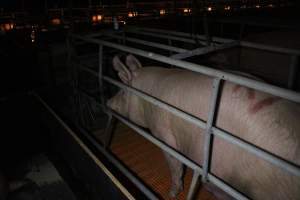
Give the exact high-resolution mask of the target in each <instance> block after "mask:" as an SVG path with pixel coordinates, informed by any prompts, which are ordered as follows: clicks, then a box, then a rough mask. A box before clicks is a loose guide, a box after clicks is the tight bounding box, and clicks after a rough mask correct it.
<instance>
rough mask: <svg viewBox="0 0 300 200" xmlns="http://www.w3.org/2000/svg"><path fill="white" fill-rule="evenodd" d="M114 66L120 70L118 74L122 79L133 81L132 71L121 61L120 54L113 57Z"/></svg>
mask: <svg viewBox="0 0 300 200" xmlns="http://www.w3.org/2000/svg"><path fill="white" fill-rule="evenodd" d="M113 67H114V69H115V70H116V71H117V72H118V75H119V77H120V79H121V80H122V81H123V82H124V83H126V84H128V83H129V82H130V81H131V78H132V76H131V72H130V71H129V69H127V67H126V66H125V65H124V64H123V63H122V62H121V60H120V58H119V57H118V56H115V57H114V58H113Z"/></svg>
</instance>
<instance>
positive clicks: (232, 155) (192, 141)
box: [107, 55, 300, 200]
mask: <svg viewBox="0 0 300 200" xmlns="http://www.w3.org/2000/svg"><path fill="white" fill-rule="evenodd" d="M113 67H114V69H115V70H116V71H117V72H118V75H119V77H120V79H121V80H122V81H123V82H124V83H125V84H127V85H129V86H131V87H134V88H137V89H138V90H141V91H143V92H145V93H148V94H150V95H151V96H154V97H157V98H159V99H161V100H162V101H164V102H166V103H168V104H172V105H174V106H175V107H177V108H179V109H180V110H183V111H185V112H187V113H189V114H192V115H193V116H196V117H198V118H200V119H202V120H205V121H206V120H207V115H208V111H209V105H210V98H211V94H212V80H213V79H212V78H211V77H208V76H205V75H201V74H198V73H194V72H191V71H187V70H181V69H174V68H173V69H167V68H162V67H142V65H141V63H140V62H139V61H138V60H137V59H136V58H135V57H134V56H132V55H128V56H127V58H126V65H125V64H123V63H122V62H121V60H120V59H119V58H118V57H117V56H116V57H114V58H113ZM107 105H108V106H109V107H110V108H112V109H113V110H115V111H117V112H118V113H120V114H122V115H123V116H125V117H127V118H129V119H130V120H131V121H133V122H135V123H136V124H138V125H140V126H142V127H145V128H148V129H150V131H151V132H152V134H153V135H154V136H156V137H158V138H159V139H161V140H162V141H164V142H165V143H167V144H169V145H170V146H171V147H173V148H174V149H176V150H178V151H180V152H182V153H183V154H185V155H186V156H188V157H189V158H190V159H192V160H193V161H195V162H196V163H198V164H199V165H202V163H203V152H202V148H203V140H204V133H205V130H203V129H201V128H199V127H197V126H195V125H193V124H191V123H189V122H187V121H185V120H183V119H181V118H179V117H177V116H175V115H173V114H171V113H169V112H168V111H166V110H163V109H161V108H159V107H157V106H155V105H153V104H151V103H149V102H147V101H145V100H143V99H142V98H139V97H137V96H135V95H132V94H131V93H129V92H127V91H124V90H121V91H119V93H118V94H117V95H115V96H114V97H113V98H111V99H110V100H109V101H108V103H107ZM299 117H300V107H299V105H298V104H296V103H292V102H290V101H287V100H284V99H281V98H278V97H275V96H271V95H269V94H266V93H262V92H259V91H255V90H253V89H249V88H246V87H242V86H239V85H236V84H233V83H230V82H227V81H226V82H225V83H224V84H223V86H222V93H221V97H220V104H219V108H218V115H217V118H216V122H215V125H216V126H217V127H219V128H221V129H223V130H226V131H227V132H230V133H232V134H233V135H235V136H237V137H239V138H241V139H243V140H246V141H248V142H250V143H253V144H254V145H256V146H258V147H260V148H262V149H264V150H266V151H269V152H272V153H273V154H275V155H277V156H279V157H281V158H283V159H285V160H288V161H290V162H291V163H293V164H295V165H298V166H299V165H300V121H299V120H300V118H299ZM165 156H166V159H167V161H168V165H169V168H170V170H171V175H172V183H171V189H170V195H171V196H176V195H177V194H178V193H179V192H180V191H181V190H182V189H183V184H182V176H183V165H182V163H180V162H179V161H177V160H176V159H175V158H173V157H172V156H169V155H168V154H167V153H165ZM210 172H211V173H213V174H215V175H216V176H218V177H220V178H221V179H223V180H224V181H226V182H227V183H229V184H230V185H232V186H233V187H234V188H236V189H237V190H239V191H240V192H242V193H244V194H246V195H247V196H249V197H250V198H253V199H261V200H268V199H270V200H275V199H278V200H279V199H280V200H281V199H286V200H292V199H293V200H295V199H300V178H297V177H295V176H293V175H291V174H289V173H287V172H285V171H283V170H281V169H279V168H277V167H275V166H272V165H271V164H269V163H267V162H266V161H264V160H262V159H259V158H257V157H255V156H254V155H252V154H250V153H248V152H247V151H245V150H243V149H241V148H239V147H237V146H235V145H232V144H229V143H228V142H226V141H224V140H222V139H220V138H218V137H215V138H214V147H213V152H212V160H211V170H210Z"/></svg>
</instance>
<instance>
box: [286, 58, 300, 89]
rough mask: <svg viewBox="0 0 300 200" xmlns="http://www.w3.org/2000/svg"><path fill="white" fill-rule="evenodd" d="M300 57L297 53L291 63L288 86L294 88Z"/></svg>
mask: <svg viewBox="0 0 300 200" xmlns="http://www.w3.org/2000/svg"><path fill="white" fill-rule="evenodd" d="M298 59H299V57H298V56H297V55H292V56H291V63H290V68H289V78H288V88H289V89H294V87H295V81H296V74H297V66H298V62H299V60H298Z"/></svg>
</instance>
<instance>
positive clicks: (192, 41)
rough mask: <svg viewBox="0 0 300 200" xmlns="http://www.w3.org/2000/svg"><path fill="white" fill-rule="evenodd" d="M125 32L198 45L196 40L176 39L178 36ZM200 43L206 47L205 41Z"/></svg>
mask: <svg viewBox="0 0 300 200" xmlns="http://www.w3.org/2000/svg"><path fill="white" fill-rule="evenodd" d="M125 31H126V32H128V33H134V34H139V35H146V36H151V37H157V38H164V39H170V40H175V41H180V42H186V43H190V44H196V43H197V42H196V41H195V40H194V39H189V38H182V37H176V36H171V35H166V34H164V35H162V34H158V33H149V32H142V31H138V30H132V29H126V30H125ZM198 42H199V44H202V45H204V46H206V42H204V41H198Z"/></svg>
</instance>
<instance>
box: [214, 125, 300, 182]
mask: <svg viewBox="0 0 300 200" xmlns="http://www.w3.org/2000/svg"><path fill="white" fill-rule="evenodd" d="M212 133H213V134H214V135H216V136H218V137H221V138H222V139H224V140H226V141H228V142H230V143H231V144H234V145H237V146H239V147H241V148H243V149H245V150H247V151H248V152H250V153H252V154H254V155H256V156H257V157H260V158H262V159H264V160H265V161H267V162H269V163H272V164H273V165H275V166H277V167H279V168H281V169H283V170H284V171H286V172H289V173H291V174H293V175H295V176H297V177H300V167H297V166H295V165H293V164H290V163H288V162H286V161H285V160H283V159H281V158H279V157H277V156H274V155H272V154H270V153H269V152H267V151H265V150H262V149H260V148H258V147H255V146H254V145H253V144H250V143H248V142H245V141H243V140H241V139H239V138H237V137H235V136H233V135H231V134H229V133H227V132H225V131H222V130H220V129H218V128H216V127H213V128H212Z"/></svg>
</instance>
